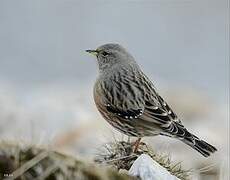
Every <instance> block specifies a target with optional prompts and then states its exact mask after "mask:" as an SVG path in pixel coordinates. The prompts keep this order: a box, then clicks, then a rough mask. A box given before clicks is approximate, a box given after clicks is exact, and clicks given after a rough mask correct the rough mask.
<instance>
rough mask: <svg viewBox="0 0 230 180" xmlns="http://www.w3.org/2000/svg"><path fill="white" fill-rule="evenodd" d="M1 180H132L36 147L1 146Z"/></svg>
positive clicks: (126, 176) (114, 172)
mask: <svg viewBox="0 0 230 180" xmlns="http://www.w3.org/2000/svg"><path fill="white" fill-rule="evenodd" d="M0 179H17V180H31V179H34V180H43V179H46V180H56V179H58V180H62V179H63V180H64V179H65V180H72V179H79V180H131V179H134V178H133V177H130V176H128V175H126V174H119V173H118V172H117V171H115V170H113V169H111V168H105V167H98V166H96V165H95V164H93V163H86V162H82V161H79V160H76V159H75V158H74V157H71V156H67V155H64V154H61V153H58V152H55V151H51V150H48V149H44V148H38V147H35V146H25V145H24V146H19V145H14V144H8V143H0Z"/></svg>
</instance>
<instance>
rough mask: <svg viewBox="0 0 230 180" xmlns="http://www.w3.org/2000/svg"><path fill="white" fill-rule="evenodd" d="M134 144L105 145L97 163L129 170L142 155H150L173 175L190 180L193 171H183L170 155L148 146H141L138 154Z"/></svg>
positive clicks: (116, 143)
mask: <svg viewBox="0 0 230 180" xmlns="http://www.w3.org/2000/svg"><path fill="white" fill-rule="evenodd" d="M132 144H133V143H130V142H125V141H120V142H118V141H115V142H113V143H108V144H105V145H104V146H103V147H102V148H101V149H100V151H99V154H98V155H97V157H96V158H95V162H97V163H99V164H104V165H109V166H112V167H115V168H116V169H118V170H120V169H125V170H129V169H130V167H131V166H132V164H133V162H134V161H135V160H136V159H137V158H138V156H140V155H141V154H143V153H144V154H148V155H149V156H150V157H152V159H153V160H155V161H156V162H158V163H159V164H160V165H161V166H163V167H165V168H166V169H167V170H168V171H169V172H170V173H171V174H172V175H175V176H176V177H178V178H179V179H181V180H189V179H190V176H189V175H190V173H191V170H183V168H182V167H181V163H174V162H172V161H171V160H170V156H169V155H161V154H158V153H156V152H154V151H153V150H152V149H151V148H149V147H148V146H147V145H146V144H143V143H142V144H141V145H140V146H139V149H138V151H137V152H136V153H133V149H132Z"/></svg>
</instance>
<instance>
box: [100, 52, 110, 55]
mask: <svg viewBox="0 0 230 180" xmlns="http://www.w3.org/2000/svg"><path fill="white" fill-rule="evenodd" d="M101 54H102V56H108V55H109V53H108V52H106V51H103V52H102V53H101Z"/></svg>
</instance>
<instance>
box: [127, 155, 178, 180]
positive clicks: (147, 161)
mask: <svg viewBox="0 0 230 180" xmlns="http://www.w3.org/2000/svg"><path fill="white" fill-rule="evenodd" d="M129 175H131V176H136V177H140V179H141V180H179V179H178V178H177V177H176V176H173V175H171V174H170V172H168V171H167V169H165V168H164V167H162V166H161V165H160V164H158V163H157V162H156V161H154V160H153V159H152V158H151V157H150V156H149V155H147V154H142V155H141V156H139V157H138V158H137V159H136V160H135V161H134V163H133V165H132V166H131V168H130V169H129Z"/></svg>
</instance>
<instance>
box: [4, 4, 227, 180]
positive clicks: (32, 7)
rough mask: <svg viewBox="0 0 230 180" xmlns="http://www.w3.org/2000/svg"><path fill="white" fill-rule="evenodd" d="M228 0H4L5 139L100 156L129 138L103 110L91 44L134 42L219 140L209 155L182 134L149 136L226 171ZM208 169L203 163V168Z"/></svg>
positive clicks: (161, 85)
mask: <svg viewBox="0 0 230 180" xmlns="http://www.w3.org/2000/svg"><path fill="white" fill-rule="evenodd" d="M228 5H229V4H228V1H227V0H211V1H210V0H199V1H198V0H142V1H140V0H126V1H121V0H117V1H115V0H107V1H106V0H91V1H90V0H84V1H83V0H65V1H62V0H48V1H47V0H40V1H30V0H21V1H17V0H14V1H13V0H12V1H9V0H1V1H0V140H4V141H9V142H15V143H33V144H39V145H44V146H50V147H52V148H55V149H57V150H60V151H63V152H65V153H71V154H74V155H77V154H81V155H85V156H83V157H86V156H87V158H89V157H94V154H95V153H96V151H97V148H98V147H99V146H100V145H101V144H103V143H105V142H108V141H112V140H113V139H114V138H117V139H118V140H121V139H125V140H126V139H127V138H126V137H125V136H122V135H120V134H119V133H117V132H116V130H114V129H113V128H111V127H110V126H109V125H108V124H107V123H106V121H104V120H103V118H102V117H101V116H100V114H99V113H98V112H97V110H96V107H95V105H94V101H93V95H92V89H93V84H94V81H95V79H96V76H97V73H98V72H97V64H96V60H95V59H94V58H93V57H91V56H89V55H88V54H86V53H85V51H84V50H85V49H90V48H96V47H97V46H99V45H102V44H105V43H109V42H115V43H120V44H122V45H123V46H124V47H126V48H127V49H128V50H129V51H130V53H131V54H133V56H134V57H135V58H136V60H137V61H138V63H139V64H140V66H141V67H142V69H143V71H144V72H145V73H146V74H147V75H148V76H149V77H150V79H151V80H152V81H153V82H154V84H155V86H156V87H157V89H158V91H159V92H160V94H161V95H162V96H163V97H164V98H165V100H166V101H168V103H169V104H170V105H171V107H172V108H173V109H174V110H175V112H176V113H177V114H178V116H179V117H180V118H181V119H182V121H183V123H184V124H185V126H186V127H188V129H190V130H191V131H192V132H193V133H194V134H196V135H197V136H199V137H201V138H203V139H204V140H206V141H208V142H209V143H211V144H213V145H215V146H216V147H217V148H218V152H217V153H216V154H214V155H213V156H211V157H210V158H208V159H206V158H203V157H202V156H201V155H200V154H198V153H197V152H195V151H194V150H192V149H190V148H189V147H187V146H186V145H184V144H182V143H181V142H178V141H177V140H173V139H169V138H166V137H152V138H146V139H144V141H145V142H147V143H148V144H150V145H152V147H153V148H154V149H155V150H157V151H159V152H166V153H169V154H170V155H171V157H172V159H173V160H175V161H177V162H179V161H182V163H183V166H184V167H185V168H188V169H190V168H192V169H194V173H193V176H194V177H193V179H197V180H199V179H209V180H212V179H220V180H222V179H224V180H225V179H226V180H227V179H228V159H229V154H228V145H229V143H228V138H229V136H228V131H229V129H228V127H229V122H228V120H229V117H228V111H229V109H228V108H229V104H228V103H229V102H228V93H229V82H228V80H229V62H228V60H229V36H228V35H229V34H228V33H229V29H228V27H229V9H228ZM198 170H200V171H198Z"/></svg>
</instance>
